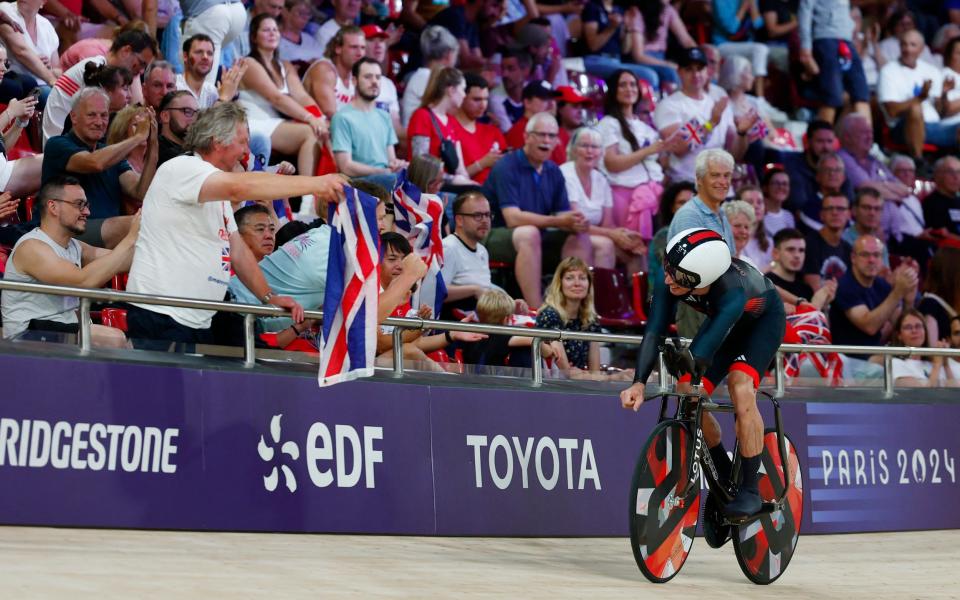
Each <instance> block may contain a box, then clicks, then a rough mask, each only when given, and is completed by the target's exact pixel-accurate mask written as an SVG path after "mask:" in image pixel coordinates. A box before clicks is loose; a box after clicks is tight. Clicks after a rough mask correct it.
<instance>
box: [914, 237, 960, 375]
mask: <svg viewBox="0 0 960 600" xmlns="http://www.w3.org/2000/svg"><path fill="white" fill-rule="evenodd" d="M923 290H924V291H923V295H922V296H921V297H920V302H919V303H918V304H917V310H919V311H920V312H921V313H923V315H924V321H925V323H926V326H927V332H928V333H929V334H930V339H931V340H932V341H938V340H948V338H949V335H950V321H951V320H952V319H954V318H956V316H957V313H958V312H960V250H958V249H957V248H951V247H949V246H944V247H943V248H940V249H939V250H937V253H936V254H934V255H933V259H932V260H931V261H930V266H929V268H928V269H927V276H926V279H924V282H923ZM956 375H960V372H957V373H956Z"/></svg>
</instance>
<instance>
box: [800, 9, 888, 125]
mask: <svg viewBox="0 0 960 600" xmlns="http://www.w3.org/2000/svg"><path fill="white" fill-rule="evenodd" d="M797 21H798V22H799V27H800V63H801V64H802V65H803V68H804V70H805V71H806V74H807V75H808V76H810V77H811V78H815V80H816V84H817V85H816V87H817V98H819V99H820V100H821V106H820V108H819V110H818V111H817V118H818V119H821V120H823V121H826V122H827V123H833V121H834V119H835V118H836V115H837V110H838V109H839V108H841V107H842V106H843V96H844V92H846V93H847V94H849V96H850V102H851V103H852V104H853V109H854V110H856V111H857V112H858V113H860V114H862V115H863V116H864V117H866V118H867V119H868V120H869V119H870V104H869V100H870V90H869V89H868V88H867V79H866V76H865V75H864V73H863V63H861V62H860V55H859V54H857V50H856V48H854V46H853V19H852V18H851V17H850V9H849V2H846V1H844V2H843V4H838V3H837V0H800V8H799V10H798V18H797Z"/></svg>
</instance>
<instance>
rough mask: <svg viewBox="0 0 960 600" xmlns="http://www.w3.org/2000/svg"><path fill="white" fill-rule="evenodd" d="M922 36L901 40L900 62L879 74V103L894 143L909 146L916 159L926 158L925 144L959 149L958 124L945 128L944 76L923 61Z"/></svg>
mask: <svg viewBox="0 0 960 600" xmlns="http://www.w3.org/2000/svg"><path fill="white" fill-rule="evenodd" d="M923 48H924V43H923V35H921V33H920V32H919V31H917V30H915V29H914V30H911V31H907V32H906V33H904V34H903V35H901V37H900V59H899V60H897V61H890V62H888V63H887V64H886V65H884V67H883V69H881V70H880V81H879V83H878V84H877V100H878V101H879V102H880V106H881V107H882V108H883V112H884V114H885V116H886V119H887V126H888V127H890V128H891V129H892V131H891V134H892V136H893V139H894V140H896V141H898V142H901V143H906V145H907V148H908V149H909V151H910V155H911V156H913V158H923V145H924V143H929V144H934V145H935V146H938V147H940V148H944V149H956V148H957V128H958V126H960V124H958V123H952V124H943V123H942V122H941V119H942V118H943V117H945V116H948V115H947V114H946V113H945V111H944V109H945V108H946V104H947V102H948V101H947V98H946V96H945V94H944V92H943V75H942V74H941V72H940V70H939V69H937V68H936V67H934V66H933V65H931V64H929V63H926V62H924V61H922V60H920V52H921V50H923Z"/></svg>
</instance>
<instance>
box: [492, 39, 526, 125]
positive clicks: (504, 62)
mask: <svg viewBox="0 0 960 600" xmlns="http://www.w3.org/2000/svg"><path fill="white" fill-rule="evenodd" d="M532 74H533V57H531V56H530V54H529V53H527V52H526V51H524V50H521V49H518V48H505V49H504V51H503V53H502V57H501V59H500V85H498V86H497V87H496V88H494V89H493V90H491V92H490V120H491V121H492V122H493V124H494V125H496V126H497V127H499V128H500V131H502V132H504V133H506V132H507V131H510V128H511V127H513V124H514V123H516V122H517V121H519V120H520V118H521V117H523V113H524V107H523V90H524V88H525V87H526V85H527V82H528V81H530V78H531V77H532Z"/></svg>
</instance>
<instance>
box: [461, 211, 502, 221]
mask: <svg viewBox="0 0 960 600" xmlns="http://www.w3.org/2000/svg"><path fill="white" fill-rule="evenodd" d="M457 214H458V215H460V216H461V217H470V218H472V219H474V220H476V221H486V220H487V219H492V218H493V213H489V212H472V213H457Z"/></svg>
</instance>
